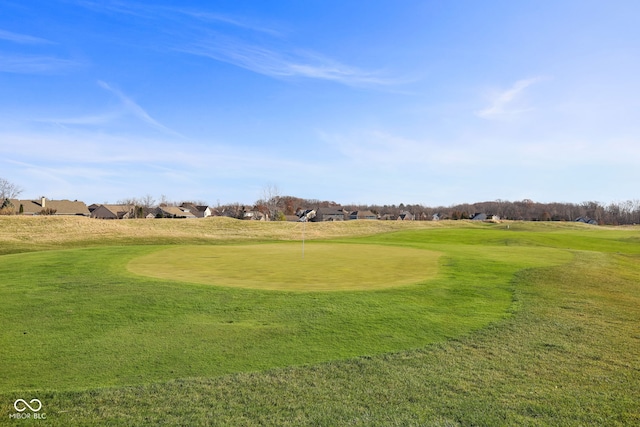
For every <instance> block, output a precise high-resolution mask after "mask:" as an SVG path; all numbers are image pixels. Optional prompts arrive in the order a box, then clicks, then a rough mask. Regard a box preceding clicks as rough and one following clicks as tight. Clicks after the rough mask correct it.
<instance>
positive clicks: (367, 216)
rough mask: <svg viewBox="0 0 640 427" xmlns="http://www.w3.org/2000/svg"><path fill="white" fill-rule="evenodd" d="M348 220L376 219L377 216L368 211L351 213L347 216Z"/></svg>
mask: <svg viewBox="0 0 640 427" xmlns="http://www.w3.org/2000/svg"><path fill="white" fill-rule="evenodd" d="M349 219H378V215H376V214H374V213H373V212H371V211H369V210H366V211H353V212H351V213H350V214H349Z"/></svg>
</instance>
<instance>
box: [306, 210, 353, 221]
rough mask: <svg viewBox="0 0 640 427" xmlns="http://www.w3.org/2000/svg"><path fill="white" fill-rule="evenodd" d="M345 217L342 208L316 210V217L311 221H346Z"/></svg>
mask: <svg viewBox="0 0 640 427" xmlns="http://www.w3.org/2000/svg"><path fill="white" fill-rule="evenodd" d="M344 216H345V214H344V210H343V209H341V208H336V207H334V208H318V209H316V216H315V217H314V218H312V219H311V221H313V222H323V221H344Z"/></svg>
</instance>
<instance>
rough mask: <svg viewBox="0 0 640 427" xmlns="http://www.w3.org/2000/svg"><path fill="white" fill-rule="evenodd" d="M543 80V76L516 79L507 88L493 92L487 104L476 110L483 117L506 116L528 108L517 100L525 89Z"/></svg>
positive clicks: (496, 117)
mask: <svg viewBox="0 0 640 427" xmlns="http://www.w3.org/2000/svg"><path fill="white" fill-rule="evenodd" d="M541 80H543V77H534V78H530V79H523V80H518V81H517V82H515V83H514V84H513V85H512V86H511V87H510V88H509V89H507V90H502V91H498V92H496V93H494V94H493V95H492V96H491V100H490V102H489V105H488V106H487V107H485V108H483V109H482V110H479V111H477V112H476V115H477V116H478V117H482V118H483V119H501V118H508V117H511V116H514V115H518V114H520V113H523V112H526V111H529V110H530V107H527V106H526V105H523V103H521V102H519V101H520V99H521V98H522V96H523V94H524V92H525V89H527V88H528V87H530V86H532V85H533V84H535V83H538V82H540V81H541Z"/></svg>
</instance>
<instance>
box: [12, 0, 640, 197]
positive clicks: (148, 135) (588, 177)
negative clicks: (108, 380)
mask: <svg viewBox="0 0 640 427" xmlns="http://www.w3.org/2000/svg"><path fill="white" fill-rule="evenodd" d="M639 16H640V2H637V1H628V2H625V1H607V2H603V1H588V0H587V1H585V0H581V1H546V0H543V1H512V0H509V1H484V2H479V1H428V0H423V1H412V0H403V1H395V0H394V1H375V2H373V1H344V0H341V1H333V0H322V1H316V0H308V1H268V2H267V1H235V0H234V1H216V2H210V1H173V2H172V1H157V2H134V1H101V0H66V1H57V0H46V1H44V0H43V1H27V2H25V1H23V0H16V1H14V0H5V1H3V2H2V4H1V5H0V177H2V178H5V179H8V180H10V181H11V182H14V183H16V184H18V185H19V186H21V187H22V188H23V189H24V192H23V194H22V196H23V197H25V198H35V197H39V196H42V195H44V196H47V197H49V198H52V199H57V198H68V199H79V200H83V201H85V202H87V203H93V202H97V203H101V202H107V201H109V202H115V201H117V200H120V199H124V198H131V197H143V196H145V195H151V196H153V197H154V198H156V199H159V198H160V197H161V195H164V196H165V197H166V198H168V199H169V200H176V201H181V200H188V199H195V200H202V201H206V202H208V203H210V204H216V203H232V202H240V203H253V202H254V201H256V200H257V199H259V198H260V197H262V195H263V190H264V189H265V188H266V187H267V186H276V187H277V188H278V189H279V191H280V193H281V194H283V195H293V196H298V197H304V198H312V199H321V200H333V201H336V202H338V203H344V204H349V203H362V204H368V203H371V204H399V203H405V204H408V203H421V204H424V205H428V206H437V205H451V204H455V203H467V202H468V203H471V202H479V201H486V200H495V199H503V200H521V199H525V198H529V199H532V200H535V201H539V202H552V201H558V202H582V201H586V200H596V201H600V202H603V203H608V202H612V201H621V200H627V199H637V198H640V194H639V191H640V190H639V188H640V185H639V184H640V173H639V171H638V169H639V168H638V166H640V79H639V78H638V76H640V24H639V21H638V17H639Z"/></svg>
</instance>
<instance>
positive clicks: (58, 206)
mask: <svg viewBox="0 0 640 427" xmlns="http://www.w3.org/2000/svg"><path fill="white" fill-rule="evenodd" d="M10 201H11V204H12V205H13V207H14V209H15V213H17V214H22V215H43V214H46V215H79V216H89V215H90V212H89V208H88V207H87V205H86V204H85V203H84V202H79V201H77V200H73V201H71V200H48V199H47V198H45V197H41V198H40V200H18V199H11V200H10Z"/></svg>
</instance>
